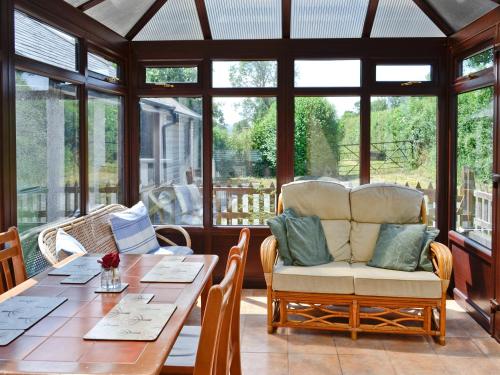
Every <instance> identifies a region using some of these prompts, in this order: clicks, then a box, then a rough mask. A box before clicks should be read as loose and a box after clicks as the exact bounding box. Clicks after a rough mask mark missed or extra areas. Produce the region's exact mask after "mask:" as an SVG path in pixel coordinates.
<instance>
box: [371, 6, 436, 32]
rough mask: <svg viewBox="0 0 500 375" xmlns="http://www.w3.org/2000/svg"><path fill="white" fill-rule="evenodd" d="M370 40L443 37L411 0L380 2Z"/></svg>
mask: <svg viewBox="0 0 500 375" xmlns="http://www.w3.org/2000/svg"><path fill="white" fill-rule="evenodd" d="M371 37H372V38H424V37H445V35H444V34H443V33H442V32H441V30H439V28H438V27H437V26H436V25H435V24H434V22H432V21H431V20H430V19H429V17H427V16H426V15H425V13H424V12H422V11H421V10H420V8H419V7H418V6H417V5H416V4H415V3H414V2H413V1H412V0H380V1H379V3H378V8H377V13H376V14H375V20H374V22H373V29H372V33H371Z"/></svg>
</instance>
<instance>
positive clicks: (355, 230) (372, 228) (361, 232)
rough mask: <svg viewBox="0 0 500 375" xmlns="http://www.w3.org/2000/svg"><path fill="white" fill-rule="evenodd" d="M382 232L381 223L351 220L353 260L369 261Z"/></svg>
mask: <svg viewBox="0 0 500 375" xmlns="http://www.w3.org/2000/svg"><path fill="white" fill-rule="evenodd" d="M379 232H380V224H374V223H358V222H357V221H351V235H350V238H349V240H350V243H351V249H352V261H353V262H368V261H369V260H370V259H372V256H373V252H374V251H375V245H376V244H377V240H378V233H379Z"/></svg>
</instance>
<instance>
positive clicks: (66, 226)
mask: <svg viewBox="0 0 500 375" xmlns="http://www.w3.org/2000/svg"><path fill="white" fill-rule="evenodd" d="M125 209H127V207H125V206H122V205H120V204H111V205H109V206H105V207H103V208H100V209H98V210H95V211H93V212H91V213H89V214H88V215H85V216H82V217H79V218H76V219H71V220H68V221H65V222H62V223H58V224H56V225H53V226H50V227H48V228H46V229H44V230H43V231H42V232H40V235H39V236H38V246H39V248H40V252H41V253H42V254H43V256H44V257H45V258H46V259H47V261H48V262H49V263H50V264H52V265H53V264H56V263H57V262H58V261H60V260H61V259H58V258H57V256H56V233H57V230H58V229H59V228H61V229H63V230H64V231H65V232H66V233H68V234H69V235H71V236H73V237H74V238H76V239H77V240H78V241H80V243H81V244H82V245H83V246H84V247H85V249H87V251H88V252H89V253H90V254H106V253H109V252H111V251H118V249H117V247H116V243H115V239H114V237H113V233H112V232H111V227H110V225H109V214H111V213H114V212H120V211H123V210H125ZM154 227H155V230H156V236H157V237H158V239H160V240H162V241H164V242H165V243H167V244H169V245H171V246H178V245H177V244H176V243H175V242H173V241H171V240H169V239H168V238H166V237H164V236H163V235H161V234H160V233H158V231H160V230H162V229H173V230H177V231H179V232H180V233H181V234H182V235H183V236H184V239H185V240H186V246H187V247H189V248H190V247H191V238H190V237H189V234H188V232H186V230H185V229H184V228H182V227H180V226H178V225H155V226H154Z"/></svg>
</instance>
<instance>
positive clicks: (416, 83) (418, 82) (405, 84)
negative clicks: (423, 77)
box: [401, 81, 422, 86]
mask: <svg viewBox="0 0 500 375" xmlns="http://www.w3.org/2000/svg"><path fill="white" fill-rule="evenodd" d="M421 83H422V82H420V81H408V82H403V83H402V84H401V86H413V85H419V84H421Z"/></svg>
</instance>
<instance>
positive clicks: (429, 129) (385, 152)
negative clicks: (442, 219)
mask: <svg viewBox="0 0 500 375" xmlns="http://www.w3.org/2000/svg"><path fill="white" fill-rule="evenodd" d="M436 125H437V100H436V97H421V96H403V97H397V96H390V97H373V98H372V100H371V130H370V137H371V141H370V182H386V183H396V184H401V185H406V186H409V187H412V188H417V189H418V190H420V191H422V192H423V193H424V196H425V199H426V203H427V214H428V222H429V225H435V224H436V223H435V220H436V217H435V212H436V165H437V159H436V128H437V126H436Z"/></svg>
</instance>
